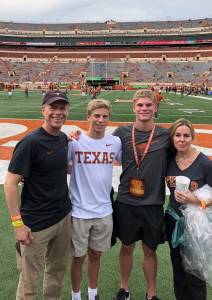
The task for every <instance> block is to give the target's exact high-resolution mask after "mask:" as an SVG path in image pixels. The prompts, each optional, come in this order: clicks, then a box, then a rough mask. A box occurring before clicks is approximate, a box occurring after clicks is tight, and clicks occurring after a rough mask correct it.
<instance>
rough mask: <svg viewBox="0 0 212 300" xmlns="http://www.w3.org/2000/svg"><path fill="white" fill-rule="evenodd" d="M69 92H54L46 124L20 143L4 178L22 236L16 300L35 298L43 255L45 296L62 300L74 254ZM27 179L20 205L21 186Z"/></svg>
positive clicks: (45, 106)
mask: <svg viewBox="0 0 212 300" xmlns="http://www.w3.org/2000/svg"><path fill="white" fill-rule="evenodd" d="M68 111H69V101H68V98H67V96H66V95H65V94H64V93H61V92H60V91H49V92H48V93H46V94H45V96H44V98H43V103H42V115H43V117H44V123H43V125H42V127H41V128H38V129H37V130H35V131H33V132H31V133H29V134H28V135H27V136H25V137H24V138H23V139H22V140H21V141H20V142H19V143H18V144H17V146H16V148H15V150H14V153H13V156H12V160H11V162H10V164H9V167H8V172H7V175H6V180H5V185H4V187H5V197H6V202H7V206H8V210H9V213H10V216H11V220H12V225H13V229H14V234H15V238H16V240H17V250H18V252H19V256H18V255H17V265H18V268H19V269H20V278H19V284H18V289H17V294H16V299H17V300H23V299H27V300H31V299H35V298H36V295H37V290H38V286H39V274H40V268H41V260H42V258H43V257H44V260H45V271H44V286H43V299H48V300H50V299H52V300H53V299H59V298H60V296H61V289H62V286H63V277H64V273H65V269H66V265H67V260H68V256H69V253H70V249H69V246H70V228H71V225H70V210H71V202H70V199H69V193H68V187H67V175H66V174H67V150H68V147H67V137H66V135H65V134H64V133H62V132H61V131H60V130H61V127H62V125H63V124H64V122H65V120H66V118H67V115H68ZM21 181H23V183H24V184H23V188H22V191H21V203H20V208H19V193H18V184H19V183H20V182H21Z"/></svg>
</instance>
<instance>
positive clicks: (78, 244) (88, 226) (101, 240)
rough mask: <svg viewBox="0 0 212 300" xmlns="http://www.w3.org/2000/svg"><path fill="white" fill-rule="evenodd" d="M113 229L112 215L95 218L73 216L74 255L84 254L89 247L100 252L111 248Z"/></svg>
mask: <svg viewBox="0 0 212 300" xmlns="http://www.w3.org/2000/svg"><path fill="white" fill-rule="evenodd" d="M112 230H113V220H112V215H109V216H106V217H104V218H93V219H80V218H75V217H72V243H71V244H72V247H71V248H72V255H73V256H74V257H81V256H84V255H86V253H87V249H88V247H89V248H91V249H93V250H96V251H100V252H104V251H106V250H108V249H110V245H111V235H112Z"/></svg>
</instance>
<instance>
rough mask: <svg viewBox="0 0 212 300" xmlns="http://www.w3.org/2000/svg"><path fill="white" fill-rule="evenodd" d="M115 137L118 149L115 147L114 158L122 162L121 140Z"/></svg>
mask: <svg viewBox="0 0 212 300" xmlns="http://www.w3.org/2000/svg"><path fill="white" fill-rule="evenodd" d="M116 138H117V144H118V147H117V148H118V149H117V152H116V157H115V159H116V160H118V161H119V162H120V163H121V162H122V142H121V140H120V138H119V137H116Z"/></svg>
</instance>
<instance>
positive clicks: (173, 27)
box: [0, 18, 212, 36]
mask: <svg viewBox="0 0 212 300" xmlns="http://www.w3.org/2000/svg"><path fill="white" fill-rule="evenodd" d="M211 29H212V18H206V19H198V20H191V19H188V20H178V21H170V20H169V21H154V22H143V21H141V22H116V21H114V20H108V21H106V22H103V23H99V22H96V23H70V24H31V23H14V22H0V33H1V34H12V35H24V34H30V35H44V34H45V35H57V34H60V35H65V36H66V35H94V34H96V35H116V34H120V33H121V34H124V35H125V34H126V35H128V34H135V35H137V34H142V33H143V34H145V35H147V34H161V33H163V34H166V33H167V34H169V33H175V34H178V33H179V32H180V33H181V34H183V33H192V32H193V33H198V32H199V33H201V32H205V31H207V32H210V31H211Z"/></svg>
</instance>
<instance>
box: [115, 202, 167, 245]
mask: <svg viewBox="0 0 212 300" xmlns="http://www.w3.org/2000/svg"><path fill="white" fill-rule="evenodd" d="M114 218H115V224H114V225H115V232H116V236H117V237H118V238H119V239H120V240H121V242H122V243H123V244H124V245H131V244H133V243H134V242H136V241H140V240H142V241H143V242H144V243H145V244H146V245H147V246H148V247H149V248H150V249H152V250H156V248H157V246H158V244H160V242H161V239H162V235H163V228H164V212H163V206H162V205H145V206H133V205H129V204H125V203H121V202H118V201H116V202H115V207H114Z"/></svg>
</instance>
